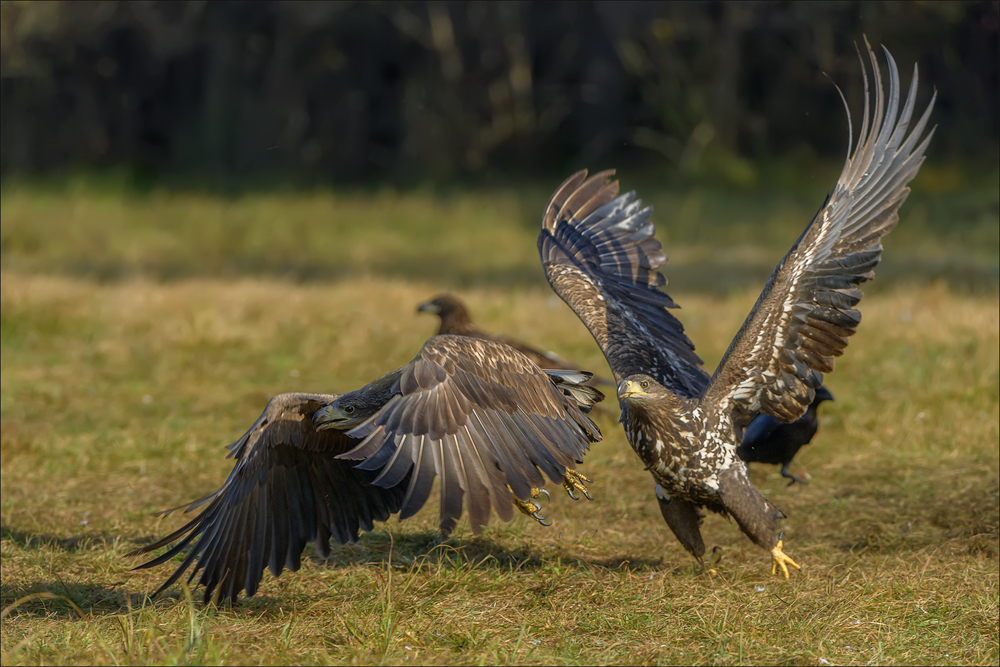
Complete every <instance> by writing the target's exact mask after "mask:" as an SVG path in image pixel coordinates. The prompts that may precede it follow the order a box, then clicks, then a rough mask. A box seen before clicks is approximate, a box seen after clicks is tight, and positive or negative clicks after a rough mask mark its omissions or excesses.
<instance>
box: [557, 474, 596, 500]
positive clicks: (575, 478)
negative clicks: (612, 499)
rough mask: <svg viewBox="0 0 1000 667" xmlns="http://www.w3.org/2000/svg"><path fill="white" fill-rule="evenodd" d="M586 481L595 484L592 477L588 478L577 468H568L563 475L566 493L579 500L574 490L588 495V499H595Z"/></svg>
mask: <svg viewBox="0 0 1000 667" xmlns="http://www.w3.org/2000/svg"><path fill="white" fill-rule="evenodd" d="M584 483H586V484H593V483H594V481H593V480H591V479H587V478H586V477H585V476H584V475H582V474H580V473H578V472H577V471H575V470H572V469H570V468H566V474H565V475H563V488H564V489H566V493H568V494H569V497H570V498H572V499H573V500H579V498H578V497H577V495H576V494H575V493H573V492H574V491H579V492H580V493H582V494H583V495H584V496H586V497H587V500H593V498H592V497H591V496H590V491H588V490H587V487H586V486H585V484H584Z"/></svg>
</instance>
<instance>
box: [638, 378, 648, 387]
mask: <svg viewBox="0 0 1000 667" xmlns="http://www.w3.org/2000/svg"><path fill="white" fill-rule="evenodd" d="M639 386H640V387H642V388H643V389H649V381H648V380H643V381H642V382H640V383H639Z"/></svg>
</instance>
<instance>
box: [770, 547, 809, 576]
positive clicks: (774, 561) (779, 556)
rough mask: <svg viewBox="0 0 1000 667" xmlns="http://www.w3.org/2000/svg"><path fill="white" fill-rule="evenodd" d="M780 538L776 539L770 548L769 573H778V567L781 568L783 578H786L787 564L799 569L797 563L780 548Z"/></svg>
mask: <svg viewBox="0 0 1000 667" xmlns="http://www.w3.org/2000/svg"><path fill="white" fill-rule="evenodd" d="M781 543H782V540H778V543H777V544H776V545H774V548H773V549H771V574H778V568H779V567H780V568H781V573H782V574H784V575H785V579H788V566H789V565H791V566H792V567H794V568H795V569H796V570H801V569H802V568H801V567H799V564H798V563H796V562H795V561H794V560H792V559H791V558H790V557H789V556H788V554H786V553H785V552H784V551H782V550H781V546H782V544H781Z"/></svg>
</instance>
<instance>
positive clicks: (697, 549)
mask: <svg viewBox="0 0 1000 667" xmlns="http://www.w3.org/2000/svg"><path fill="white" fill-rule="evenodd" d="M656 500H657V502H659V504H660V513H661V514H663V518H664V520H665V521H666V522H667V525H668V526H670V530H672V531H673V533H674V536H676V537H677V540H678V541H679V542H680V543H681V545H682V546H683V547H684V548H685V549H687V550H688V552H689V553H690V554H691V555H692V556H694V557H695V559H696V560H697V561H698V564H699V565H701V567H702V569H704V567H705V562H704V561H703V560H702V558H703V556H704V555H705V541H704V540H702V539H701V530H700V529H699V526H701V521H702V519H703V518H704V516H705V515H704V514H702V513H701V512H699V511H698V508H697V507H695V506H694V504H693V503H689V502H688V501H686V500H681V499H679V498H671V497H670V496H669V495H668V494H667V492H666V491H664V490H663V487H661V486H660V485H659V484H657V485H656Z"/></svg>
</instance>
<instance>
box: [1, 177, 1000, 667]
mask: <svg viewBox="0 0 1000 667" xmlns="http://www.w3.org/2000/svg"><path fill="white" fill-rule="evenodd" d="M956 173H958V172H956V171H955V170H954V169H951V168H949V167H947V166H943V167H940V168H937V169H934V168H928V167H925V169H924V171H923V172H922V173H921V176H920V177H919V178H918V180H917V181H916V182H915V184H914V195H913V196H911V198H910V200H909V201H908V202H907V203H906V205H905V206H904V208H903V216H902V220H901V222H900V225H899V228H898V229H897V230H896V231H895V232H893V234H892V235H891V236H889V237H888V238H887V239H886V240H885V246H886V253H885V258H884V261H883V263H882V265H880V267H879V270H878V280H876V281H875V282H874V283H872V284H870V285H869V286H866V291H865V292H866V296H865V299H864V300H863V301H862V303H861V309H862V311H863V314H864V321H863V324H862V326H861V328H860V331H859V333H858V335H857V336H856V337H855V338H854V339H853V340H852V342H851V345H850V347H849V348H848V350H847V352H846V354H845V356H844V357H843V358H842V359H840V360H839V361H838V362H837V369H836V371H835V372H834V373H833V374H831V375H830V376H829V377H828V386H829V387H830V388H831V390H832V391H833V393H834V394H835V395H836V399H837V400H836V401H835V402H834V403H827V404H824V406H823V408H822V410H821V413H822V414H821V418H822V428H821V430H820V432H819V434H818V435H817V437H816V439H815V440H814V442H813V443H812V444H811V445H809V446H807V447H805V448H804V449H803V450H802V451H801V452H800V454H799V456H798V457H797V458H796V460H795V462H794V463H793V470H794V471H795V472H796V473H797V474H799V475H805V476H808V477H810V478H811V480H812V481H811V483H810V484H809V485H808V486H804V487H800V486H795V487H793V488H790V489H789V488H786V487H785V485H784V480H783V479H782V478H780V477H779V476H778V474H777V471H776V470H775V469H774V467H773V466H755V467H753V468H752V474H753V477H754V480H755V482H756V483H757V484H758V485H759V486H760V488H761V489H762V490H763V491H764V493H765V494H766V495H767V496H768V497H769V498H771V499H772V500H773V501H774V502H775V503H776V504H777V505H778V506H779V507H780V508H781V509H782V510H783V511H784V512H785V513H786V514H787V515H788V517H789V518H788V520H786V521H785V522H784V527H785V529H786V531H787V534H786V547H787V550H788V552H789V553H790V554H791V555H792V556H793V557H795V558H796V559H797V560H798V561H799V562H801V563H803V564H804V565H805V571H804V573H803V574H802V575H794V576H793V578H792V580H791V581H789V582H784V581H783V580H779V579H777V578H774V577H771V576H770V574H769V568H768V558H767V555H766V554H764V553H763V552H762V551H761V550H759V549H758V548H756V547H755V546H753V545H752V544H751V543H750V542H749V540H747V539H746V538H745V537H743V536H742V534H741V533H740V532H739V531H738V529H737V528H736V527H735V525H734V524H733V523H731V522H728V521H726V520H724V519H721V518H719V517H717V516H712V517H709V518H708V519H707V520H706V524H705V537H706V542H707V543H708V544H709V546H710V547H711V546H713V545H720V546H721V547H722V548H723V550H724V558H723V560H722V562H721V564H720V568H719V572H720V576H718V577H710V576H707V575H699V574H697V573H695V569H694V565H693V562H692V560H691V558H690V557H689V556H688V555H687V554H686V553H685V552H684V551H683V549H682V548H681V547H680V546H679V544H678V543H677V542H676V540H675V539H674V538H673V537H672V536H671V535H670V534H669V531H668V530H667V528H666V526H665V524H664V523H663V520H662V518H661V517H660V513H659V510H658V508H657V507H656V504H655V501H654V500H653V495H652V484H651V481H650V479H649V477H648V476H647V473H646V472H644V471H643V470H642V466H641V464H640V463H639V461H638V459H637V457H636V456H635V455H634V454H633V453H632V451H631V449H630V447H629V446H628V444H627V442H626V441H625V438H624V435H623V433H622V431H621V428H620V427H619V426H618V425H617V424H616V419H617V406H616V405H614V404H613V401H611V402H610V403H609V404H606V406H607V410H606V411H604V412H602V413H601V414H600V415H598V416H597V420H598V422H599V424H600V426H601V428H602V430H603V431H604V433H605V436H606V437H605V441H604V442H602V443H599V444H598V445H596V446H595V447H594V448H593V450H592V451H591V453H590V454H589V455H588V457H587V459H586V461H585V463H584V466H583V469H584V471H585V472H586V473H587V474H588V475H589V476H590V477H591V478H592V479H594V480H595V483H594V484H593V485H591V486H592V490H593V491H594V494H595V497H596V500H595V501H594V502H586V501H580V502H576V503H574V502H572V501H571V500H570V499H568V498H567V497H566V496H565V495H564V494H561V493H560V494H557V493H555V490H556V489H555V487H553V499H552V503H551V505H550V506H549V507H548V508H547V511H548V513H549V514H550V517H551V518H552V519H554V521H555V525H554V526H552V527H551V528H547V529H545V528H541V527H539V526H537V525H535V524H533V523H530V522H528V521H527V520H526V519H524V518H522V517H520V516H518V517H517V518H516V519H515V520H514V521H513V522H512V523H510V524H501V523H497V522H496V521H495V520H494V522H493V523H491V524H490V526H489V527H488V528H487V529H486V531H484V533H483V535H481V536H479V537H477V538H473V536H472V535H471V533H470V531H469V528H468V524H467V523H466V522H464V520H463V522H461V523H460V524H459V527H458V529H457V531H456V534H455V536H454V537H453V538H452V539H450V540H449V541H447V542H445V543H443V544H438V542H437V535H436V532H435V527H436V525H437V521H436V519H435V516H436V507H435V501H434V498H433V496H432V500H431V502H430V503H428V507H426V508H425V509H424V510H423V511H421V512H420V513H419V514H418V515H417V516H416V517H414V518H413V519H411V520H408V521H407V522H406V523H402V524H401V523H399V522H397V521H396V520H395V519H393V520H391V521H390V522H388V523H387V524H385V526H384V527H381V528H379V529H378V530H376V531H375V532H373V533H371V534H369V535H367V536H365V537H364V538H363V539H362V541H361V543H360V544H358V545H351V546H344V547H335V548H334V549H333V555H332V556H331V558H330V559H329V560H328V561H326V562H323V561H320V560H318V559H317V558H316V557H315V554H314V552H313V550H312V548H311V547H310V548H309V550H308V551H307V555H308V556H309V557H307V558H305V559H304V562H303V567H302V570H301V571H300V572H298V573H295V574H290V573H287V572H286V573H285V574H284V575H283V576H282V577H281V578H280V579H274V578H273V577H271V575H270V574H265V576H264V580H263V582H262V585H261V589H260V591H259V593H258V595H257V596H256V597H254V598H252V599H250V600H249V601H246V602H242V603H241V604H239V605H238V606H237V607H236V608H234V609H217V608H214V607H211V606H210V607H203V606H202V605H201V604H200V592H199V591H198V590H194V591H187V590H185V589H184V588H183V587H182V586H176V587H174V588H173V589H172V591H171V593H170V595H169V596H168V597H167V598H166V599H164V600H161V601H159V602H157V603H155V604H153V603H150V602H148V601H147V600H145V598H144V595H143V594H144V593H147V592H149V591H152V590H154V589H155V587H156V586H157V585H158V583H159V582H161V581H162V580H163V579H164V578H165V577H166V576H167V574H168V568H167V567H163V568H160V569H158V570H153V571H142V572H130V571H129V569H128V568H129V567H130V566H131V565H133V564H134V563H131V562H128V561H126V560H125V558H124V554H125V553H127V552H128V551H129V550H130V549H132V548H134V547H135V546H136V544H139V543H142V541H144V540H147V539H149V538H150V537H152V536H154V535H162V534H163V533H164V531H166V530H167V529H169V528H170V527H173V526H177V525H179V523H178V522H179V521H180V518H178V517H171V518H168V519H163V520H157V519H155V518H153V517H151V516H150V513H151V512H152V511H153V510H155V509H160V508H164V507H171V506H175V505H177V504H180V503H181V502H184V501H186V500H191V499H193V498H196V497H199V496H201V495H203V494H204V493H205V492H207V491H208V490H210V489H213V488H215V487H217V486H218V485H219V484H220V483H221V482H222V480H223V479H224V478H225V475H226V474H227V473H228V472H229V470H230V467H231V461H227V460H226V459H224V458H223V455H224V453H225V450H224V449H223V445H225V444H228V443H229V442H231V441H232V440H234V439H235V438H236V437H237V436H238V435H239V434H241V433H242V432H243V431H244V430H245V429H246V427H247V426H248V425H249V424H250V423H251V422H252V421H253V420H254V419H255V418H256V417H257V416H258V415H259V414H260V411H261V410H262V409H263V407H264V405H265V403H266V402H267V400H268V398H270V397H271V396H272V395H274V394H276V393H279V392H283V391H291V390H306V391H325V392H326V391H329V392H337V391H345V390H349V389H353V388H356V387H359V386H361V385H362V384H364V383H365V382H367V381H369V380H371V379H372V378H374V377H376V376H378V375H381V374H382V373H384V372H386V371H387V370H390V369H392V368H396V367H398V366H400V365H402V364H404V363H407V362H408V361H409V360H410V359H411V358H412V357H413V355H414V354H415V353H416V352H417V350H418V349H419V347H420V345H421V344H422V343H423V342H424V340H426V338H427V337H428V336H429V335H430V334H432V333H433V332H434V331H435V330H436V320H434V319H433V318H430V317H428V316H426V315H418V314H417V313H415V312H414V311H415V308H416V305H417V304H418V303H420V302H422V301H424V300H426V299H427V298H428V297H430V296H432V295H434V294H437V293H439V292H441V291H444V290H455V291H458V293H459V294H460V296H461V297H462V298H464V299H465V300H466V301H467V302H468V304H469V306H470V308H471V309H472V312H473V316H474V317H475V319H476V320H477V322H478V323H479V324H480V325H482V326H483V327H484V328H486V329H488V330H493V331H503V332H505V333H508V334H511V335H515V336H517V337H520V338H523V339H525V340H528V341H530V342H532V343H534V344H536V345H537V346H539V347H542V348H544V349H551V350H554V351H556V352H558V353H559V354H560V355H562V356H564V357H566V358H569V359H572V360H574V361H575V362H576V363H577V364H579V366H581V367H582V368H586V369H590V370H594V371H596V372H598V373H603V374H607V367H606V364H605V362H604V359H603V357H602V356H601V353H600V351H599V350H598V349H597V347H596V345H594V343H593V341H592V339H591V338H590V336H589V334H588V333H587V332H586V330H585V329H584V328H583V326H582V325H581V324H580V322H579V321H578V320H577V319H576V317H575V316H574V315H573V314H572V313H571V312H570V311H569V310H568V308H566V307H565V306H564V305H563V304H562V302H561V301H559V300H558V299H557V298H556V297H555V296H554V295H553V294H552V293H551V292H550V291H549V290H548V288H547V286H546V285H545V283H544V278H543V276H542V272H541V269H540V267H539V265H538V258H537V253H536V250H535V235H536V233H537V228H538V227H537V225H538V219H539V215H540V211H541V207H542V206H543V205H544V203H545V200H546V197H547V195H548V193H549V191H550V186H554V185H556V183H555V182H553V183H544V184H537V185H531V186H527V187H524V188H506V189H500V190H496V191H482V190H480V191H460V190H456V191H439V192H435V191H430V190H427V191H422V190H413V191H409V192H402V193H400V192H395V191H390V190H378V191H360V190H359V191H325V190H310V191H302V192H291V191H289V192H282V191H273V192H266V193H261V192H257V193H252V192H251V193H245V194H241V195H238V196H232V197H229V198H226V197H219V196H215V195H210V194H205V193H203V192H197V191H192V190H187V191H181V190H168V189H162V190H154V191H152V192H149V193H145V194H136V193H134V192H130V191H128V190H127V189H122V188H114V187H111V188H101V187H95V186H94V185H93V184H92V183H91V184H88V183H87V182H79V183H78V182H72V181H71V182H68V183H63V184H61V185H59V186H57V187H53V186H46V187H43V186H39V185H37V184H36V185H23V184H21V185H18V184H11V183H10V182H8V183H7V184H6V185H4V186H3V191H2V198H0V213H2V224H0V228H2V229H0V261H2V272H0V303H2V314H0V389H2V392H0V425H2V437H0V467H2V473H3V485H2V487H0V496H2V509H0V520H2V534H0V557H2V563H3V566H2V568H0V580H2V595H0V603H2V604H0V606H2V608H3V612H2V613H3V618H2V621H0V648H2V661H3V664H4V665H7V664H38V663H43V662H44V663H67V662H72V663H102V664H103V663H154V664H178V663H198V664H201V663H209V664H213V663H223V662H225V663H228V664H257V663H284V664H301V663H330V662H334V663H402V662H411V663H414V664H436V663H447V664H460V663H543V664H564V663H620V664H634V663H659V664H662V663H751V664H753V663H805V664H827V663H830V664H835V663H852V664H863V663H896V664H933V663H940V662H955V663H970V664H996V662H997V660H998V657H1000V652H998V641H997V634H998V629H1000V628H998V615H1000V610H998V597H1000V590H998V588H1000V584H998V578H1000V566H998V562H997V557H998V553H1000V537H998V524H1000V509H998V508H1000V499H998V486H1000V483H998V475H1000V461H998V459H1000V454H998V441H1000V433H998V419H1000V415H998V410H1000V409H998V404H1000V398H998V346H1000V341H998V310H1000V309H998V303H997V291H998V290H997V288H998V283H1000V280H998V275H1000V270H998V267H1000V262H998V257H1000V224H998V222H997V216H998V211H1000V208H998V205H997V200H998V195H997V192H998V187H997V185H996V183H997V179H996V178H988V177H986V176H989V175H986V176H984V177H983V179H982V182H980V181H978V180H976V181H975V182H974V183H973V187H971V188H970V187H968V185H969V184H968V182H967V181H968V179H966V178H964V177H963V176H962V174H960V173H959V174H958V176H956ZM622 177H623V178H625V181H626V182H625V183H624V187H625V188H626V189H630V188H636V189H638V190H639V193H640V195H641V196H642V197H643V198H644V199H645V200H646V201H647V202H649V203H652V204H654V205H655V206H656V215H655V217H654V219H655V220H656V222H657V224H658V229H659V234H658V236H659V238H660V239H661V240H662V241H663V242H664V245H665V248H666V251H667V253H668V254H669V255H670V256H671V263H670V265H669V267H668V269H667V271H666V273H667V275H668V277H669V279H670V285H669V291H670V293H671V295H672V296H673V297H674V298H675V299H676V300H677V301H678V303H680V304H681V305H682V306H683V308H682V310H681V311H679V312H678V315H679V316H680V317H681V319H682V321H683V322H684V323H685V326H686V327H687V330H688V332H689V334H690V335H691V337H692V339H693V340H694V341H695V342H696V344H697V346H698V352H699V353H700V354H701V355H702V357H703V358H704V359H705V361H706V364H707V365H708V367H710V368H711V367H714V365H715V364H716V363H717V362H718V360H719V358H720V357H721V355H722V353H723V351H724V350H725V348H726V346H727V345H728V344H729V341H730V339H731V337H732V335H733V334H734V333H735V331H736V330H737V329H738V327H739V325H740V323H741V321H742V319H743V317H744V316H745V314H746V312H747V311H748V309H749V308H750V306H751V305H752V303H753V301H754V299H755V298H756V296H757V290H759V288H760V287H761V285H762V284H763V281H764V279H765V278H766V276H767V274H768V273H769V272H770V270H771V268H772V267H773V265H774V263H775V262H776V261H777V260H778V258H780V257H781V255H782V254H783V253H784V252H785V251H786V250H787V248H788V247H789V245H790V244H791V242H792V241H793V240H794V239H795V238H796V237H797V236H798V234H799V232H800V231H801V229H802V227H803V226H804V224H805V223H806V221H808V219H809V218H810V217H811V216H812V214H813V213H814V212H815V210H816V208H817V207H818V205H819V203H820V202H821V201H822V197H823V193H824V190H823V189H822V188H821V187H820V186H819V185H810V184H811V183H813V181H815V183H816V184H818V183H820V182H825V181H826V180H830V181H831V182H832V179H834V178H835V177H836V168H835V167H832V168H830V169H826V170H825V171H822V173H820V174H818V175H816V174H813V175H801V174H800V175H797V176H796V177H797V178H799V179H800V180H801V181H802V182H803V183H805V185H803V186H802V187H801V188H800V189H798V190H796V191H793V192H784V191H781V190H779V189H772V190H767V189H766V188H765V189H763V190H761V191H760V192H756V193H749V192H743V193H739V192H737V193H734V192H729V191H723V190H717V189H713V188H712V187H709V186H698V187H693V188H689V189H680V188H677V189H670V188H666V187H660V186H659V184H658V183H656V182H655V181H653V182H650V181H648V180H647V181H642V180H639V181H638V182H635V183H631V182H629V180H630V179H629V178H628V176H627V175H625V174H622ZM810 179H811V180H810ZM960 186H961V187H960ZM823 187H825V186H823Z"/></svg>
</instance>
